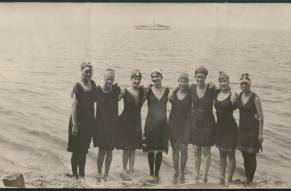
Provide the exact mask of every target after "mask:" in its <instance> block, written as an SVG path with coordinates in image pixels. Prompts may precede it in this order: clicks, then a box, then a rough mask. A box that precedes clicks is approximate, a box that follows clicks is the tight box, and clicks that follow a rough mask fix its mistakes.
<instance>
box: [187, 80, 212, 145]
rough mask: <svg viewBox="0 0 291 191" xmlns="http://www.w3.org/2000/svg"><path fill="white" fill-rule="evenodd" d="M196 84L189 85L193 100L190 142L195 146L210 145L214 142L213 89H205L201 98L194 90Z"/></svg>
mask: <svg viewBox="0 0 291 191" xmlns="http://www.w3.org/2000/svg"><path fill="white" fill-rule="evenodd" d="M196 87H197V85H196V84H192V85H191V95H192V100H193V110H194V111H193V114H192V120H193V121H192V124H193V125H192V129H191V132H190V143H192V144H193V145H197V146H203V147H210V146H213V145H214V143H215V126H216V124H215V119H214V115H213V112H212V108H213V100H214V99H215V94H216V92H215V89H214V88H209V85H208V84H207V89H206V92H205V94H204V96H203V97H202V98H199V97H198V95H197V90H196Z"/></svg>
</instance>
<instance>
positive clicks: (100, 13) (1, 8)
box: [0, 3, 291, 30]
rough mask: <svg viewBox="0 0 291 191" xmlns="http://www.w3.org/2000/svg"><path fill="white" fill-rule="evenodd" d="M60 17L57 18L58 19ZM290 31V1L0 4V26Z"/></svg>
mask: <svg viewBox="0 0 291 191" xmlns="http://www.w3.org/2000/svg"><path fill="white" fill-rule="evenodd" d="M60 18H61V19H60ZM35 20H38V21H39V22H40V23H46V22H47V23H54V24H55V25H56V26H58V24H59V25H64V24H88V23H89V22H90V24H91V25H93V26H120V25H124V26H128V25H135V24H152V22H153V21H155V22H156V23H159V24H166V25H171V26H173V27H179V26H184V27H236V28H245V29H267V30H268V29H278V30H291V4H282V3H281V4H274V3H271V4H255V3H253V4H247V3H246V4H230V3H203V4H202V3H167V4H165V3H0V26H5V25H6V26H8V25H9V24H11V23H17V24H19V25H21V24H23V25H26V24H29V23H31V22H32V21H35Z"/></svg>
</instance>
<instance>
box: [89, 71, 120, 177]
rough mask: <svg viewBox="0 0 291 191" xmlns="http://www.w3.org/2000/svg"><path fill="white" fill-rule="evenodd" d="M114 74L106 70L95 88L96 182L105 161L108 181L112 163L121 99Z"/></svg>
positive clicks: (94, 139)
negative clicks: (101, 80) (102, 79)
mask: <svg viewBox="0 0 291 191" xmlns="http://www.w3.org/2000/svg"><path fill="white" fill-rule="evenodd" d="M114 78H115V72H114V70H113V69H106V70H105V73H104V85H103V86H102V87H101V86H98V87H97V92H96V100H97V108H96V124H95V128H94V136H93V142H94V146H95V147H99V150H98V154H97V170H98V172H97V181H98V182H99V181H101V178H102V167H103V162H104V160H105V173H104V181H107V180H108V175H109V169H110V165H111V162H112V151H113V149H114V148H115V146H116V137H117V130H118V125H119V122H118V101H119V100H120V99H121V96H122V93H121V89H120V87H119V86H118V85H117V84H113V83H114Z"/></svg>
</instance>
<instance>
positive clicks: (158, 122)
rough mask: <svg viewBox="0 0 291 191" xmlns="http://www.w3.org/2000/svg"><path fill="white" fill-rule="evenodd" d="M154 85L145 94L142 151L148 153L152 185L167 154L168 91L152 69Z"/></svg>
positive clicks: (158, 74)
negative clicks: (165, 153) (146, 110)
mask: <svg viewBox="0 0 291 191" xmlns="http://www.w3.org/2000/svg"><path fill="white" fill-rule="evenodd" d="M151 78H152V82H153V83H154V85H152V86H150V88H149V90H148V93H147V97H146V99H147V102H148V114H147V117H146V121H145V128H144V140H143V146H144V148H143V150H144V151H145V152H148V163H149V167H150V175H151V177H152V178H153V180H152V181H153V182H154V183H158V182H159V180H160V179H159V171H160V167H161V163H162V156H163V155H162V152H163V151H164V152H168V139H169V132H168V123H167V103H168V94H169V89H168V88H165V87H163V86H162V78H163V76H162V72H161V70H160V69H154V70H153V71H152V72H151Z"/></svg>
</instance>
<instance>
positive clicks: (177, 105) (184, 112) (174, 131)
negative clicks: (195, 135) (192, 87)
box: [169, 91, 192, 144]
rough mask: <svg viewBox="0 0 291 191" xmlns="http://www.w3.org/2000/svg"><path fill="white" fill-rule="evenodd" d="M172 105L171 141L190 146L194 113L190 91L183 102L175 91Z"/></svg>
mask: <svg viewBox="0 0 291 191" xmlns="http://www.w3.org/2000/svg"><path fill="white" fill-rule="evenodd" d="M170 103H171V104H172V109H171V112H170V115H169V130H170V141H171V142H177V143H182V144H188V143H189V122H190V121H189V120H190V117H191V111H192V98H191V95H190V91H188V94H187V95H186V96H185V97H184V98H183V99H182V100H179V99H178V97H177V91H175V92H174V93H173V97H172V99H171V100H170Z"/></svg>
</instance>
